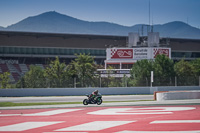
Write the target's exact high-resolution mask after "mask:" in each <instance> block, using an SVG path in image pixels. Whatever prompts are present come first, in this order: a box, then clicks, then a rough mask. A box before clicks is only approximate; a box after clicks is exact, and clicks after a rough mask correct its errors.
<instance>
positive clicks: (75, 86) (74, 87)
mask: <svg viewBox="0 0 200 133" xmlns="http://www.w3.org/2000/svg"><path fill="white" fill-rule="evenodd" d="M74 88H76V77H75V78H74Z"/></svg>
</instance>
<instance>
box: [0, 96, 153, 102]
mask: <svg viewBox="0 0 200 133" xmlns="http://www.w3.org/2000/svg"><path fill="white" fill-rule="evenodd" d="M85 98H87V97H86V96H57V97H56V96H54V97H53V96H52V97H0V102H14V103H42V102H43V103H45V102H81V101H83V99H85ZM103 100H104V101H131V100H153V95H115V96H103Z"/></svg>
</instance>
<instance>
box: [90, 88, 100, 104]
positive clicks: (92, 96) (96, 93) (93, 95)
mask: <svg viewBox="0 0 200 133" xmlns="http://www.w3.org/2000/svg"><path fill="white" fill-rule="evenodd" d="M98 95H101V94H100V93H99V91H98V90H95V91H93V92H92V94H90V96H89V100H90V101H92V102H94V101H96V98H97V96H98Z"/></svg>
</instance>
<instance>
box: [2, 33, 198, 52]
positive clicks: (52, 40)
mask: <svg viewBox="0 0 200 133" xmlns="http://www.w3.org/2000/svg"><path fill="white" fill-rule="evenodd" d="M166 39H169V38H162V39H161V41H162V40H166ZM127 40H128V36H112V35H110V36H108V35H88V34H66V33H41V32H16V31H0V46H12V47H13V46H14V47H44V48H45V47H56V48H90V49H106V48H108V47H126V45H127ZM169 41H170V42H169V46H168V47H171V49H172V51H188V52H189V51H193V52H194V51H196V52H199V51H200V40H199V39H182V38H170V39H169Z"/></svg>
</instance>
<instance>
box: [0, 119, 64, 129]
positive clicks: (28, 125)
mask: <svg viewBox="0 0 200 133" xmlns="http://www.w3.org/2000/svg"><path fill="white" fill-rule="evenodd" d="M57 123H62V122H61V121H59V122H58V121H57V122H24V123H18V124H13V125H8V126H2V127H0V131H25V130H29V129H33V128H38V127H43V126H48V125H53V124H57Z"/></svg>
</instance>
